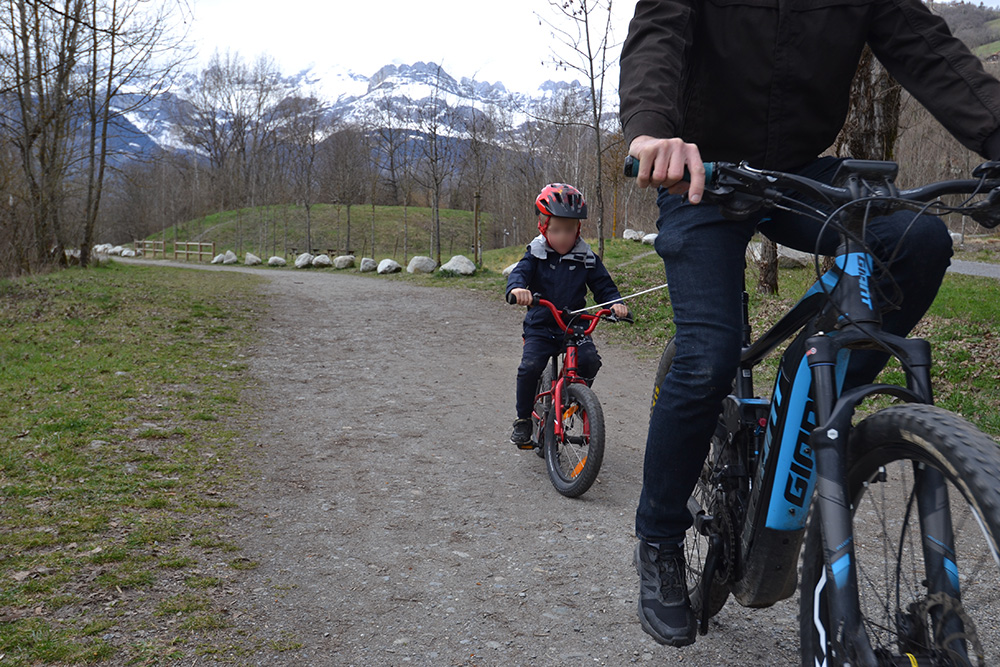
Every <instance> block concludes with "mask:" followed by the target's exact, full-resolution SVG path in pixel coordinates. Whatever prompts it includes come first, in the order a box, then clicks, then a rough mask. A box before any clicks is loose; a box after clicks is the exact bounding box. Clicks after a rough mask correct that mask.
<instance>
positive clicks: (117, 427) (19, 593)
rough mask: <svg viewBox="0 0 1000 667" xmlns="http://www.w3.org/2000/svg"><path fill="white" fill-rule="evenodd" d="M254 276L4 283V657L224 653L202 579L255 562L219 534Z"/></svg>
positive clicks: (0, 530)
mask: <svg viewBox="0 0 1000 667" xmlns="http://www.w3.org/2000/svg"><path fill="white" fill-rule="evenodd" d="M255 284H256V280H255V279H253V278H250V279H248V278H247V276H237V275H233V274H207V275H206V274H204V273H203V272H200V271H199V272H195V271H178V270H162V269H159V268H156V267H154V268H140V267H125V266H121V265H114V264H112V265H110V266H109V267H105V268H99V269H93V270H88V271H80V270H69V271H63V272H60V273H55V274H51V275H46V276H39V277H32V278H25V279H21V280H17V281H14V282H0V442H3V448H2V449H0V498H2V510H0V563H2V567H0V580H2V581H3V585H0V661H2V662H0V664H3V665H38V664H60V665H69V664H74V665H75V664H90V663H94V662H98V661H100V660H102V659H107V658H111V657H112V656H114V659H115V664H154V663H156V661H157V660H159V659H165V658H169V657H170V656H177V657H180V656H182V655H188V656H190V655H193V654H194V652H195V650H211V651H213V652H214V651H216V650H224V649H225V647H215V646H213V644H212V639H211V628H213V627H216V628H217V627H224V626H225V623H226V621H225V614H224V613H223V608H222V607H221V606H220V605H218V604H216V603H215V602H213V600H212V598H211V597H210V596H209V595H207V594H206V587H212V586H215V585H217V583H218V581H217V580H216V579H213V575H214V573H215V572H217V571H218V570H217V567H216V564H217V563H220V562H221V563H224V564H226V565H225V567H224V568H223V570H225V569H230V568H232V569H240V568H246V567H251V566H252V564H251V563H248V562H247V561H245V560H244V559H242V558H241V557H240V554H239V548H238V547H237V546H235V544H234V543H233V542H231V541H228V540H226V539H220V537H219V535H220V533H225V532H226V531H225V530H223V529H220V526H221V525H222V524H221V522H222V521H223V518H224V517H225V515H226V513H227V512H228V511H230V509H231V508H230V506H229V505H228V501H225V500H222V498H223V495H222V494H221V493H220V492H221V491H222V490H224V489H226V488H231V487H232V486H233V485H234V484H236V483H237V481H238V480H239V479H240V475H241V474H242V472H241V468H240V467H239V466H238V465H235V463H234V462H235V461H236V460H237V459H239V458H240V457H242V456H243V455H245V453H246V452H247V450H248V448H249V445H248V444H247V443H246V441H245V440H244V439H243V437H242V436H241V434H240V433H239V432H236V431H234V430H232V429H233V427H234V425H235V424H236V423H238V421H239V419H240V413H241V411H243V410H244V409H245V408H244V407H243V406H241V405H240V402H239V398H240V392H241V389H242V388H243V386H244V382H245V380H246V374H245V369H246V366H245V364H244V363H243V360H242V358H241V354H240V350H241V349H242V348H243V346H244V345H245V344H247V343H248V342H249V341H250V340H251V339H252V335H253V333H252V332H253V318H254V316H255V314H259V313H261V312H262V309H263V304H262V303H261V302H260V300H259V299H258V297H256V296H255V294H254V291H255V290H254V285H255ZM210 573H211V574H210ZM166 623H169V624H171V626H172V627H173V628H174V630H175V632H174V633H173V634H172V636H171V637H170V638H169V640H168V641H162V640H152V639H151V640H149V641H143V640H142V639H140V637H142V635H143V634H146V632H144V629H145V630H149V628H151V627H155V626H157V625H163V624H166ZM111 632H119V633H123V632H124V633H125V634H126V636H129V637H131V638H135V639H134V640H133V641H131V642H130V644H129V648H128V649H127V650H126V651H125V654H124V655H123V654H122V652H121V650H120V649H115V648H114V647H112V645H111V644H110V643H109V642H108V640H107V639H106V638H105V636H106V635H107V634H108V633H111ZM149 634H150V636H154V635H155V633H149ZM196 647H201V648H196ZM168 662H169V660H168Z"/></svg>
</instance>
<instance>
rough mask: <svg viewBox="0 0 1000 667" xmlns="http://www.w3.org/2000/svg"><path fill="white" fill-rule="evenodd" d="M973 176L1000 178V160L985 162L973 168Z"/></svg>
mask: <svg viewBox="0 0 1000 667" xmlns="http://www.w3.org/2000/svg"><path fill="white" fill-rule="evenodd" d="M972 177H973V178H986V179H992V178H1000V160H990V161H989V162H984V163H982V164H981V165H979V166H978V167H976V168H975V169H973V170H972Z"/></svg>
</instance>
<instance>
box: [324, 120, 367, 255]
mask: <svg viewBox="0 0 1000 667" xmlns="http://www.w3.org/2000/svg"><path fill="white" fill-rule="evenodd" d="M320 156H321V158H320V172H321V175H320V182H321V186H322V189H323V191H324V192H325V195H324V196H325V197H326V198H327V199H329V200H330V201H333V203H335V204H337V205H344V206H346V208H347V233H346V235H345V238H344V244H343V249H344V251H345V252H351V251H352V248H351V206H353V205H354V204H361V203H363V202H364V196H365V186H366V184H367V182H368V173H369V170H370V167H371V160H369V159H368V157H367V156H366V154H365V142H364V138H363V137H362V134H361V130H360V129H358V128H357V127H353V126H346V127H340V128H337V129H336V130H335V131H334V132H332V134H331V135H330V137H329V138H328V139H327V140H326V141H324V142H323V144H322V147H321V150H320Z"/></svg>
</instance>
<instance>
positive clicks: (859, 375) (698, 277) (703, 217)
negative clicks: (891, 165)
mask: <svg viewBox="0 0 1000 667" xmlns="http://www.w3.org/2000/svg"><path fill="white" fill-rule="evenodd" d="M838 164H839V160H837V159H835V158H821V159H818V160H816V161H814V162H812V163H810V164H809V165H807V166H806V167H805V168H803V169H801V170H799V173H801V174H803V175H805V176H809V177H810V178H814V179H816V180H821V181H826V182H829V181H830V180H832V178H833V174H834V172H835V171H836V168H837V165H838ZM658 204H659V207H660V217H659V220H658V221H657V223H656V224H657V227H658V229H659V233H658V235H657V237H656V243H655V247H656V251H657V253H658V254H659V255H660V257H662V258H663V264H664V267H665V268H666V273H667V282H668V283H669V284H670V288H669V289H670V300H671V304H672V306H673V310H674V324H675V325H676V327H677V333H676V338H675V341H676V344H677V352H676V356H675V357H674V361H673V365H672V366H671V369H670V372H669V373H668V374H667V376H666V378H665V379H664V381H663V384H662V385H661V386H660V393H659V398H658V399H657V402H656V407H655V408H654V410H653V412H652V415H651V416H650V420H649V433H648V436H647V439H646V455H645V461H644V467H643V478H642V493H641V495H640V497H639V507H638V510H637V511H636V521H635V530H636V535H637V536H638V537H639V538H640V539H644V540H646V541H648V542H660V541H679V540H681V539H683V536H684V533H685V531H686V530H687V529H688V527H689V526H690V525H691V516H690V513H689V512H688V511H687V508H686V503H687V499H688V497H689V496H690V495H691V491H692V490H693V489H694V485H695V482H696V481H697V478H698V474H699V472H700V470H701V467H702V464H703V463H704V460H705V457H706V456H707V454H708V448H709V440H710V438H711V436H712V433H713V432H714V430H715V424H716V419H717V417H718V415H719V412H720V409H721V405H722V400H723V399H724V398H725V397H726V395H727V394H728V393H729V391H730V387H731V384H732V380H733V378H734V377H735V373H736V369H737V367H738V365H739V356H740V349H741V327H742V306H741V298H742V291H743V261H744V260H743V258H744V253H745V251H746V247H747V244H748V243H749V241H750V238H751V237H752V236H753V234H754V232H755V231H756V230H757V229H759V230H760V231H761V232H762V233H764V234H765V235H767V236H768V237H769V238H771V239H773V240H774V241H776V242H778V243H780V244H782V245H786V246H789V247H791V248H795V249H797V250H802V251H805V252H813V251H814V249H815V248H816V243H817V238H818V237H819V235H820V232H821V224H820V223H819V222H817V221H814V220H811V219H809V218H805V217H803V216H800V215H795V214H792V213H789V212H786V211H777V210H774V211H766V212H761V213H759V214H755V215H754V216H751V218H750V219H749V220H744V221H731V220H726V219H725V218H723V217H722V215H721V214H720V212H719V209H718V207H715V206H711V205H706V204H699V205H691V204H689V203H688V202H687V199H686V198H685V197H684V196H680V195H670V194H668V193H667V192H666V190H661V192H660V196H659V198H658ZM914 217H915V216H914V214H913V213H910V212H907V211H902V212H898V213H894V214H892V215H888V216H883V217H880V218H873V219H870V220H869V222H868V227H867V235H866V240H867V242H868V244H869V246H870V247H871V249H872V252H873V254H874V255H875V256H876V257H877V258H878V259H880V260H881V261H883V262H887V261H888V260H889V258H890V256H892V255H893V253H894V252H895V253H896V254H895V257H894V258H893V260H892V264H891V266H890V270H891V277H892V279H894V280H895V282H896V284H898V285H899V287H900V288H901V289H902V293H903V295H904V296H903V300H902V302H901V303H900V307H899V309H898V310H893V311H891V312H889V313H886V314H884V316H883V328H884V329H885V330H886V331H889V332H892V333H895V334H899V335H906V334H907V333H908V332H909V331H910V329H912V328H913V327H914V326H915V325H916V323H917V322H918V321H919V320H920V318H921V317H922V316H923V314H924V312H926V310H927V308H929V307H930V305H931V302H932V301H933V300H934V297H935V295H936V294H937V291H938V287H939V286H940V284H941V280H942V279H943V278H944V273H945V271H946V270H947V268H948V264H949V258H950V257H951V252H952V251H951V237H950V236H949V234H948V230H947V227H946V226H945V224H944V223H943V222H942V221H941V220H940V219H939V218H935V217H932V216H921V217H920V218H918V219H916V220H914ZM911 223H912V224H911ZM901 238H902V239H903V241H902V243H901V244H900V243H899V240H900V239H901ZM837 243H838V237H837V236H836V234H834V233H830V232H829V231H828V232H827V233H824V234H823V238H822V239H820V241H819V249H820V252H821V253H822V254H825V255H832V254H834V252H835V251H836V246H837ZM897 245H899V246H900V247H899V249H898V251H897V249H896V246H897ZM879 286H880V288H881V289H882V293H883V294H887V295H892V294H896V290H895V287H894V286H892V283H891V280H889V279H888V278H887V277H886V276H880V279H879ZM886 359H887V358H886V356H885V355H882V354H878V353H874V352H864V353H860V352H857V351H855V352H852V354H851V361H850V364H851V366H850V367H849V370H848V376H847V380H846V382H847V383H848V384H850V385H857V384H862V383H865V382H870V381H871V380H872V379H873V378H874V377H875V376H876V375H877V374H878V372H879V370H880V369H881V367H882V366H883V365H884V364H885V362H886Z"/></svg>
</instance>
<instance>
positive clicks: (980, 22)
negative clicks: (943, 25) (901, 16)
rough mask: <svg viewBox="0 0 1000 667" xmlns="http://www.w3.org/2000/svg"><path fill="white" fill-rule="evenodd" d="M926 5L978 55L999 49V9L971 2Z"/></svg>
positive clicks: (983, 55) (984, 54) (986, 54)
mask: <svg viewBox="0 0 1000 667" xmlns="http://www.w3.org/2000/svg"><path fill="white" fill-rule="evenodd" d="M928 5H929V6H930V8H931V11H933V12H934V13H935V14H938V15H940V16H941V17H942V18H943V19H944V20H945V21H946V22H947V23H948V27H949V28H951V32H952V33H953V34H954V35H955V36H956V37H958V38H959V39H961V40H962V41H963V42H965V45H966V46H968V47H969V48H970V49H972V51H973V52H974V53H975V54H976V55H978V56H979V57H981V58H985V57H986V56H989V55H991V54H993V53H996V52H997V51H1000V28H998V20H1000V10H997V9H994V8H993V7H986V6H985V5H982V4H973V3H971V2H932V3H928Z"/></svg>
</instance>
